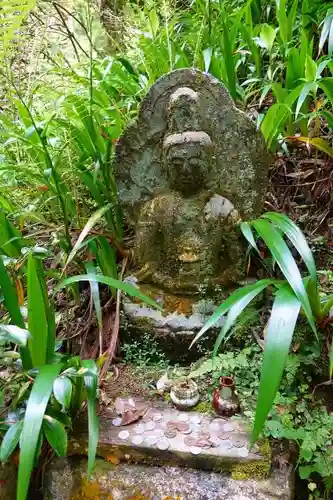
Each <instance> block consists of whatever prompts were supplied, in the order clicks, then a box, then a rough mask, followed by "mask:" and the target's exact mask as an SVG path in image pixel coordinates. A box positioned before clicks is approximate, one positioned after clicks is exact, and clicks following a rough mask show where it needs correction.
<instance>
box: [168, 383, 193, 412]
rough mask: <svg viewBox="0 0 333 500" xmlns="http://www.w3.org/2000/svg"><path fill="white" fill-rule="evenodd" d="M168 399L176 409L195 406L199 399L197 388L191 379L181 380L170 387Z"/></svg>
mask: <svg viewBox="0 0 333 500" xmlns="http://www.w3.org/2000/svg"><path fill="white" fill-rule="evenodd" d="M170 399H171V401H172V402H173V404H174V405H175V406H176V407H177V408H178V410H188V409H189V408H192V407H193V406H195V405H196V404H197V403H198V401H199V399H200V395H199V389H198V386H197V384H196V383H195V382H194V381H193V380H190V379H189V380H182V381H179V382H176V383H175V384H173V386H172V387H171V391H170Z"/></svg>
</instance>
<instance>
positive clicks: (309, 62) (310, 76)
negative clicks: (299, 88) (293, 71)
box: [305, 55, 317, 82]
mask: <svg viewBox="0 0 333 500" xmlns="http://www.w3.org/2000/svg"><path fill="white" fill-rule="evenodd" d="M316 75H317V64H316V62H315V61H314V60H313V59H312V57H311V56H309V55H307V56H306V60H305V80H306V81H307V82H314V81H315V80H316Z"/></svg>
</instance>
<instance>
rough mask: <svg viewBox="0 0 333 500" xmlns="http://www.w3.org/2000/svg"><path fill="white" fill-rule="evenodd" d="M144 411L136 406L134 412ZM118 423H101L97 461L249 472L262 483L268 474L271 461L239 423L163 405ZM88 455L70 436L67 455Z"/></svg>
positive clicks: (82, 438)
mask: <svg viewBox="0 0 333 500" xmlns="http://www.w3.org/2000/svg"><path fill="white" fill-rule="evenodd" d="M140 405H141V406H140ZM145 405H146V403H145V402H141V403H140V402H138V403H137V404H136V409H137V410H140V409H141V408H143V407H144V406H145ZM120 420H121V419H120V418H114V419H110V420H107V419H102V420H101V424H100V435H99V443H98V455H99V456H101V457H107V456H110V455H114V456H116V457H117V459H118V460H119V461H126V462H135V463H140V462H141V463H150V464H156V463H158V464H169V465H179V466H187V467H193V468H197V469H203V470H215V471H223V472H225V473H231V474H235V473H236V474H238V473H240V474H242V471H243V470H251V475H252V477H261V478H262V477H265V476H267V475H268V474H269V470H270V457H269V456H267V454H266V456H265V455H263V454H262V453H261V452H260V447H258V445H255V446H254V448H253V449H252V450H250V449H249V448H250V436H249V433H248V432H247V431H246V429H245V424H244V422H243V421H242V420H240V418H237V417H232V418H231V419H222V418H219V417H211V416H208V415H207V414H202V413H198V412H194V411H191V412H185V411H178V410H177V409H174V408H172V407H170V406H166V405H165V404H164V405H163V404H162V405H161V406H160V407H159V406H154V408H149V409H148V411H147V413H146V414H145V415H144V416H143V418H142V419H141V420H139V421H137V422H134V423H132V424H130V425H125V426H120ZM86 449H87V436H86V435H84V434H83V435H82V434H80V435H77V436H75V435H74V437H73V439H72V441H71V443H70V453H71V454H82V453H86Z"/></svg>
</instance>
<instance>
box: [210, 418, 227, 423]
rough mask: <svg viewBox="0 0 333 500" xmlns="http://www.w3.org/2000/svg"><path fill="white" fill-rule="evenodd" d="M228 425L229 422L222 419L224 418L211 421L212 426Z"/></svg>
mask: <svg viewBox="0 0 333 500" xmlns="http://www.w3.org/2000/svg"><path fill="white" fill-rule="evenodd" d="M226 423H227V420H226V419H225V418H222V417H217V418H213V420H212V421H211V424H219V425H223V424H226Z"/></svg>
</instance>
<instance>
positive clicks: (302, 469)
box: [298, 465, 316, 479]
mask: <svg viewBox="0 0 333 500" xmlns="http://www.w3.org/2000/svg"><path fill="white" fill-rule="evenodd" d="M315 470H316V468H315V467H314V466H312V465H300V466H299V468H298V473H299V476H300V478H301V479H308V477H309V476H310V475H311V474H312V472H315Z"/></svg>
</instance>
